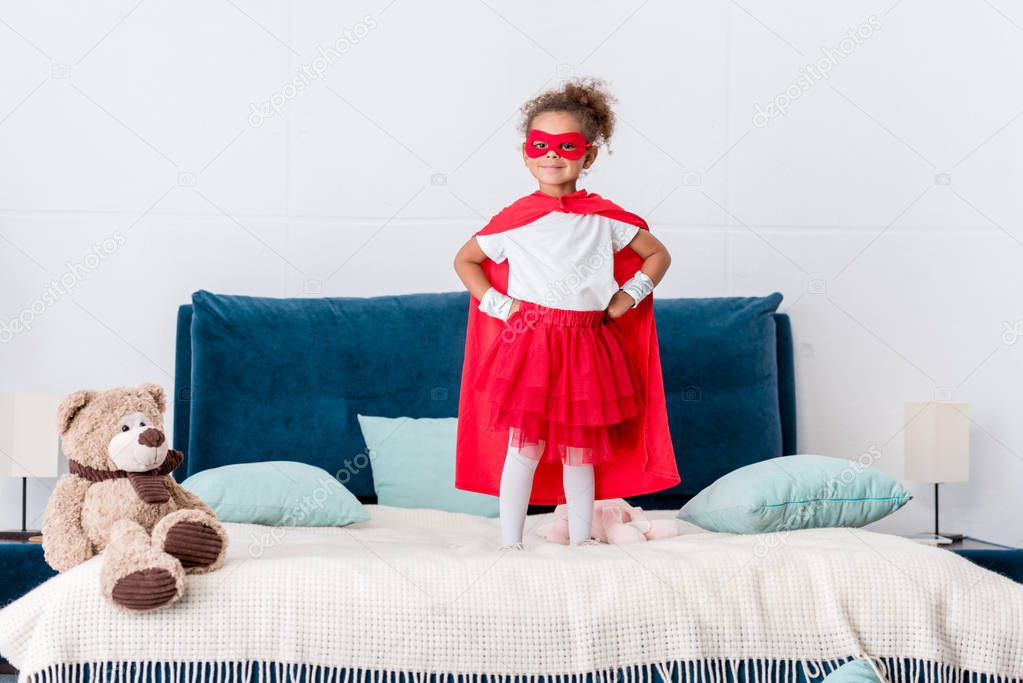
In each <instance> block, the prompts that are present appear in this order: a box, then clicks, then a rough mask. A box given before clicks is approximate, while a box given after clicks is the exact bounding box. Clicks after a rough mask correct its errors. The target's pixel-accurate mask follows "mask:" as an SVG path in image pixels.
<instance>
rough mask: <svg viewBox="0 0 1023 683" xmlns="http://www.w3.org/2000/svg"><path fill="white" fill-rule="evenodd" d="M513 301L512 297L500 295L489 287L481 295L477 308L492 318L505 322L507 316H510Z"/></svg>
mask: <svg viewBox="0 0 1023 683" xmlns="http://www.w3.org/2000/svg"><path fill="white" fill-rule="evenodd" d="M514 301H515V299H513V298H512V297H510V296H508V295H507V294H501V292H499V291H497V290H496V289H494V288H493V287H491V288H490V289H488V290H487V291H486V292H484V293H483V298H482V299H480V306H479V308H480V310H481V311H483V312H484V313H486V314H487V315H489V316H491V317H492V318H498V319H499V320H507V319H508V316H509V315H511V307H512V302H514Z"/></svg>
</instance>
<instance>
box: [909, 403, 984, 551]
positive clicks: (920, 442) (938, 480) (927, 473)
mask: <svg viewBox="0 0 1023 683" xmlns="http://www.w3.org/2000/svg"><path fill="white" fill-rule="evenodd" d="M905 425H906V428H905V435H906V437H905V444H906V479H908V480H910V481H924V482H928V483H930V484H934V534H933V535H931V534H921V535H919V536H918V537H917V538H919V539H920V540H930V541H932V542H934V543H939V544H945V543H954V542H956V541H961V540H962V538H963V536H962V534H949V533H941V531H940V525H939V521H938V514H939V513H938V487H939V486H940V485H941V484H950V483H954V482H964V481H969V479H970V406H969V404H968V403H963V402H956V401H924V402H916V403H906V407H905Z"/></svg>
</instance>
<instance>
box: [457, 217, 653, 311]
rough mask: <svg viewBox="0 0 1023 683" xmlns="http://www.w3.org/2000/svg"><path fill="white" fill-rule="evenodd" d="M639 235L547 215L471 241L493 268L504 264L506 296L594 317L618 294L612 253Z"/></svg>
mask: <svg viewBox="0 0 1023 683" xmlns="http://www.w3.org/2000/svg"><path fill="white" fill-rule="evenodd" d="M639 229H640V228H639V227H638V226H635V225H632V224H630V223H623V222H622V221H617V220H613V219H611V218H607V217H605V216H600V215H597V214H581V213H566V212H563V211H552V212H551V213H549V214H546V215H545V216H543V217H541V218H538V219H537V220H535V221H533V222H532V223H529V224H528V225H523V226H522V227H519V228H514V229H512V230H505V231H504V232H497V233H492V234H490V235H476V241H477V242H478V243H479V245H480V249H482V250H483V253H485V254H486V255H487V257H488V258H489V259H491V260H492V261H494V262H495V263H501V262H502V261H504V260H505V259H508V296H510V297H513V298H515V299H522V300H524V301H532V302H533V303H537V304H542V305H544V306H551V307H553V308H565V309H569V310H573V311H597V310H603V309H605V308H607V304H608V302H610V301H611V297H612V296H614V293H615V292H616V291H618V283H617V282H616V281H615V278H614V253H615V252H619V251H621V250H622V249H624V248H625V246H626V245H627V244H628V243H629V242H631V241H632V238H633V237H635V236H636V232H638V231H639Z"/></svg>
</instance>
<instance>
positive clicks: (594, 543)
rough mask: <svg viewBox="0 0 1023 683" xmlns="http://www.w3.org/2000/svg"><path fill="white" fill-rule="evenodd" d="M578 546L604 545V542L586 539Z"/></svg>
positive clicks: (596, 539) (597, 539)
mask: <svg viewBox="0 0 1023 683" xmlns="http://www.w3.org/2000/svg"><path fill="white" fill-rule="evenodd" d="M579 545H604V542H603V541H601V540H600V539H599V538H587V539H586V540H585V541H583V542H582V543H580V544H579Z"/></svg>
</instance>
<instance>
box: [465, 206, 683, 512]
mask: <svg viewBox="0 0 1023 683" xmlns="http://www.w3.org/2000/svg"><path fill="white" fill-rule="evenodd" d="M552 211H565V212H568V213H582V214H599V215H601V216H606V217H608V218H611V219H614V220H618V221H622V222H624V223H630V224H632V225H636V226H638V227H640V228H641V229H643V230H649V229H650V228H649V227H648V226H647V224H646V222H645V221H644V220H643V219H642V218H640V217H639V216H637V215H635V214H632V213H629V212H628V211H626V210H624V209H623V208H621V207H620V206H618V205H617V204H615V203H614V202H611V201H608V200H607V199H604V198H603V197H601V196H599V195H596V194H591V193H589V192H587V191H586V190H578V191H577V192H573V193H570V194H566V195H564V196H562V197H560V198H558V197H552V196H550V195H548V194H544V193H543V192H540V191H539V190H538V191H536V192H534V193H533V194H530V195H527V196H525V197H523V198H521V199H519V200H518V201H516V202H515V203H514V204H511V205H510V206H507V207H505V208H504V209H502V210H501V212H500V213H498V214H497V215H496V216H494V217H493V218H492V219H491V220H490V222H489V223H488V224H487V225H486V226H485V227H483V228H482V229H481V230H479V231H478V232H476V233H475V235H488V234H490V233H495V232H503V231H505V230H512V229H514V228H519V227H522V226H524V225H528V224H530V223H532V222H533V221H535V220H537V219H538V218H540V217H542V216H545V215H547V214H548V213H550V212H552ZM480 265H481V266H482V268H483V272H484V274H486V276H487V279H488V280H489V281H490V284H491V285H493V286H494V288H495V289H497V290H498V291H499V292H501V293H502V294H507V293H508V261H507V260H505V261H503V262H501V263H494V262H493V261H492V260H490V259H486V260H485V261H483V263H482V264H480ZM642 265H643V259H642V258H640V256H639V254H637V253H636V252H634V251H633V250H632V249H622V250H621V251H619V252H617V253H616V254H615V255H614V277H615V280H617V281H618V283H619V284H622V283H624V282H625V281H626V280H628V279H629V278H631V277H632V276H633V275H634V274H635V272H636V271H637V270H639V268H640V267H641V266H642ZM479 303H480V302H479V299H477V298H476V297H474V296H472V295H470V296H469V323H468V328H467V329H466V335H465V361H464V363H463V365H462V385H461V391H460V393H459V405H458V441H457V446H456V456H455V488H458V489H462V490H464V491H475V492H476V493H486V494H490V495H495V496H496V495H498V493H499V489H500V482H501V469H502V467H503V466H504V459H505V456H506V455H507V453H508V430H503V431H500V432H494V431H489V430H487V429H486V428H485V427H484V426H483V425H484V424H485V418H484V414H485V413H484V411H485V410H486V409H487V407H486V406H481V405H479V403H480V402H479V401H478V400H477V398H478V396H477V392H476V391H475V390H474V389H473V388H472V378H473V376H474V374H475V371H476V369H477V366H478V364H479V360H480V358H481V357H482V355H483V352H484V351H485V350H486V349H487V347H488V346H489V345H490V344H491V343H492V342H493V341H494V339H495V338H496V337H497V336H498V335H499V334H500V333H501V331H502V330H503V329H504V325H505V323H504V321H502V320H498V319H497V318H494V317H492V316H489V315H487V314H486V313H481V312H480V310H479ZM653 305H654V302H653V295H652V294H651V295H649V296H646V297H645V298H644V299H643V300H642V301H641V302H640V303H639V305H638V306H637V307H636V308H633V309H630V310H629V311H627V312H626V313H625V314H624V315H622V316H621V317H619V318H615V319H613V320H611V321H609V322H608V324H609V325H618V326H619V328H620V329H621V332H622V337H623V339H624V340H625V346H626V348H625V351H626V353H627V354H628V355H629V357H630V358H631V360H632V361H633V363H634V364H635V367H636V368H637V369H638V371H639V374H640V376H641V377H642V379H643V382H644V384H645V385H646V386H645V396H646V401H645V407H646V408H645V412H644V413H643V415H642V416H641V417H640V418H638V419H635V420H630V421H628V422H627V423H624V424H630V425H631V426H630V427H629V428H628V429H621V430H618V432H619V434H620V435H621V436H620V438H621V441H620V444H619V445H618V448H617V449H616V452H615V459H614V461H613V462H610V463H606V464H600V465H597V466H596V467H595V470H594V477H595V481H596V491H595V496H596V498H597V499H598V500H602V499H607V498H621V497H625V496H635V495H639V494H642V493H653V492H656V491H661V490H663V489H666V488H669V487H671V486H674V485H675V484H677V483H679V481H680V479H679V475H678V466H677V465H676V463H675V450H674V448H673V446H672V443H671V434H670V433H669V432H668V414H667V408H666V406H665V403H664V384H663V379H662V376H661V358H660V354H659V351H658V346H657V328H656V325H655V324H654V309H653ZM561 474H562V472H561V462H560V461H556V462H541V463H540V465H539V467H538V468H537V470H536V475H535V476H534V479H533V493H532V496H531V497H530V499H529V502H530V503H533V504H537V505H557V504H560V503H564V502H565V493H564V490H563V488H562V483H561Z"/></svg>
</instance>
